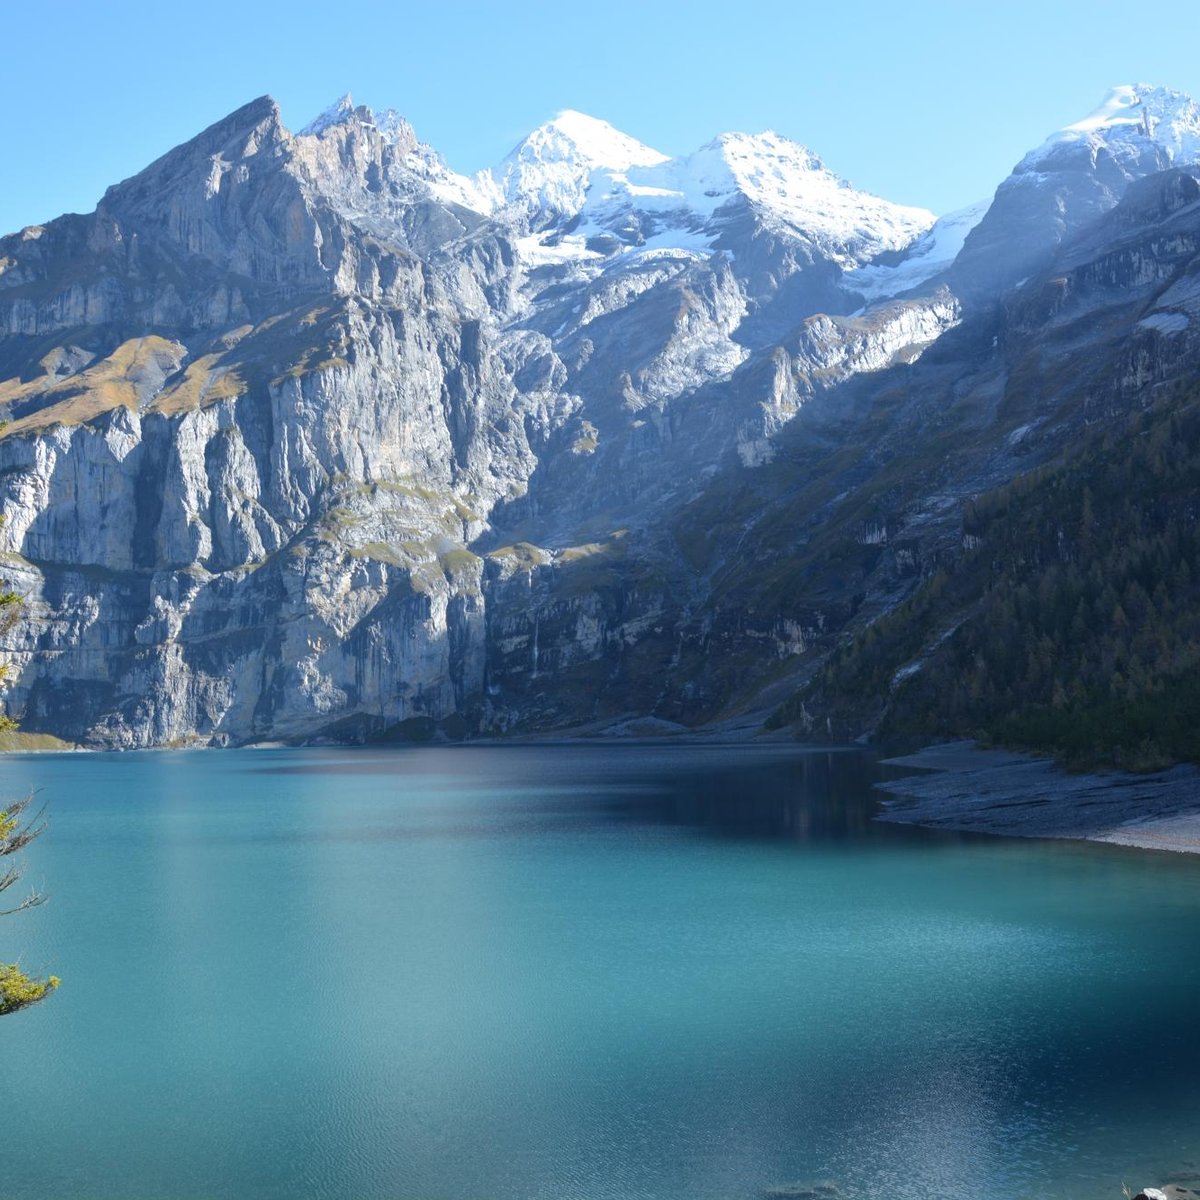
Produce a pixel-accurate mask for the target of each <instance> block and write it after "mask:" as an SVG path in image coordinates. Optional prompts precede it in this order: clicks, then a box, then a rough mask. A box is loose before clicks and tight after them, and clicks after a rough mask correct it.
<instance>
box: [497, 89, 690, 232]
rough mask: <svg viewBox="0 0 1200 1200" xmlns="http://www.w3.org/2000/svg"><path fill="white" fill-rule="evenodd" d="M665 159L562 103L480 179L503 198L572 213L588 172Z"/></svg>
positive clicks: (580, 201)
mask: <svg viewBox="0 0 1200 1200" xmlns="http://www.w3.org/2000/svg"><path fill="white" fill-rule="evenodd" d="M666 161H667V156H666V155H665V154H660V153H659V152H658V151H657V150H653V149H651V148H650V147H649V146H645V145H643V144H642V143H641V142H639V141H638V140H637V139H636V138H632V137H630V136H629V135H628V134H626V133H622V132H621V131H620V130H619V129H616V128H615V127H614V126H612V125H610V124H609V123H608V122H607V121H601V120H599V119H598V118H596V117H589V116H588V115H587V114H586V113H581V112H575V111H574V110H572V109H566V110H565V111H563V112H560V113H559V114H558V116H556V117H555V118H554V119H553V120H551V121H547V122H546V123H545V124H544V125H539V126H538V128H537V129H535V130H534V131H533V132H532V133H531V134H529V136H528V137H526V138H524V139H523V140H522V141H521V142H519V143H518V144H517V145H516V146H515V147H514V148H513V150H512V152H511V153H510V154H509V155H508V157H507V158H505V160H504V161H503V162H502V163H501V164H500V166H499V167H497V168H496V169H495V170H494V171H491V172H488V173H486V177H485V178H481V183H483V184H484V186H486V185H487V184H488V183H489V182H490V184H491V186H492V187H493V188H494V190H495V193H496V194H497V198H498V199H500V200H502V202H504V203H508V204H523V205H525V206H527V207H529V208H530V209H533V210H540V211H541V212H543V213H558V214H573V213H576V212H578V211H579V210H580V209H581V208H582V207H583V203H584V198H585V197H586V195H587V191H588V188H589V187H590V186H591V182H592V174H593V172H610V173H613V174H616V175H623V174H624V173H625V172H626V171H629V170H631V169H633V168H635V167H651V166H655V165H657V164H658V163H663V162H666Z"/></svg>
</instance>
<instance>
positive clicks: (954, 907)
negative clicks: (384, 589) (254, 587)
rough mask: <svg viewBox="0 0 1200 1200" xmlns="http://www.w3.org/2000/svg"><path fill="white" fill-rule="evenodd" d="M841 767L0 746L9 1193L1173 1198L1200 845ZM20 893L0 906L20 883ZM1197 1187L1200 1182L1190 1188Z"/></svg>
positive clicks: (1192, 1062)
mask: <svg viewBox="0 0 1200 1200" xmlns="http://www.w3.org/2000/svg"><path fill="white" fill-rule="evenodd" d="M876 773H877V768H876V767H875V766H874V765H873V764H872V763H871V761H870V760H869V759H868V758H867V757H865V756H864V755H862V754H859V753H856V752H849V751H835V752H823V751H798V750H795V749H790V748H789V749H782V748H765V749H761V748H748V747H747V748H743V747H730V746H708V745H668V746H655V745H646V744H633V745H625V744H621V745H599V746H591V745H582V746H581V745H549V746H512V747H500V748H476V747H461V748H444V749H442V748H404V749H394V750H386V751H376V750H367V749H360V750H326V749H304V750H255V751H251V750H246V751H199V752H178V751H177V752H163V753H135V754H113V755H107V754H100V755H97V754H73V755H72V754H64V755H5V756H3V758H0V793H2V794H5V795H8V796H13V795H18V794H22V793H23V792H24V791H26V790H27V789H28V788H31V787H36V788H38V789H39V794H40V797H41V799H42V800H44V801H45V802H46V804H47V805H48V807H49V812H50V816H51V824H50V828H49V830H48V832H47V833H46V834H45V836H43V837H42V838H41V839H40V840H39V841H38V842H36V843H35V844H34V845H33V846H32V847H30V849H29V850H28V851H27V853H26V855H25V858H26V861H27V866H28V873H27V879H28V881H29V882H31V883H34V884H38V885H42V886H44V887H45V889H46V890H47V891H48V892H49V893H50V897H51V899H50V902H49V903H48V904H46V905H45V906H43V907H41V908H38V909H34V910H31V911H29V912H27V913H23V914H20V915H17V916H13V917H7V918H3V919H0V961H11V960H14V959H19V960H20V961H21V963H22V964H23V965H24V966H25V968H26V969H29V970H43V969H44V970H49V971H53V972H54V973H56V974H58V975H60V976H62V978H63V985H62V988H61V990H60V991H59V992H58V993H57V994H56V995H55V996H54V997H53V998H52V999H50V1000H48V1001H47V1002H46V1003H44V1004H42V1005H40V1006H39V1007H37V1008H35V1009H33V1010H30V1011H28V1012H25V1013H21V1014H18V1015H15V1016H12V1017H8V1018H4V1019H3V1022H2V1023H0V1064H2V1066H3V1070H2V1072H0V1104H2V1105H3V1108H2V1122H3V1141H4V1148H3V1154H2V1155H0V1194H2V1195H3V1196H4V1197H9V1196H11V1197H14V1198H16V1197H20V1198H21V1200H410V1198H411V1200H485V1198H486V1200H591V1198H595V1200H608V1198H613V1200H616V1198H621V1200H627V1198H629V1200H632V1198H635V1197H637V1198H643V1197H644V1198H655V1200H685V1198H686V1200H752V1198H754V1197H756V1196H759V1195H761V1194H762V1192H763V1191H764V1190H766V1189H771V1188H776V1187H780V1186H783V1185H790V1184H797V1183H803V1182H813V1181H830V1182H832V1183H834V1184H835V1185H836V1186H837V1187H838V1189H839V1192H840V1195H841V1196H842V1197H844V1198H846V1200H867V1198H871V1200H874V1198H880V1200H883V1198H885V1197H886V1198H888V1200H931V1198H934V1200H936V1198H940V1197H946V1198H947V1200H949V1198H950V1197H954V1198H955V1200H962V1198H963V1197H979V1198H981V1200H982V1198H984V1197H987V1198H991V1197H999V1198H1008V1197H1011V1198H1020V1197H1030V1198H1032V1197H1039V1198H1040V1197H1045V1196H1048V1195H1053V1196H1055V1197H1057V1198H1059V1200H1084V1198H1085V1197H1086V1198H1088V1200H1106V1198H1107V1200H1119V1197H1120V1194H1121V1193H1120V1187H1121V1183H1122V1182H1123V1181H1124V1182H1128V1183H1130V1184H1131V1185H1142V1184H1146V1183H1151V1182H1155V1181H1163V1180H1164V1179H1166V1178H1167V1177H1168V1176H1172V1175H1174V1176H1178V1177H1180V1178H1182V1177H1184V1176H1187V1175H1189V1174H1192V1175H1200V1166H1198V1165H1197V1164H1198V1163H1200V1021H1198V1019H1197V1018H1198V1013H1200V859H1194V858H1191V857H1177V856H1172V855H1166V854H1155V853H1149V852H1141V851H1134V850H1124V849H1117V848H1112V847H1102V846H1091V845H1084V844H1075V843H1048V842H1026V841H1019V840H1000V839H987V838H956V837H950V836H946V835H935V834H932V833H927V832H923V831H917V830H912V829H905V828H902V827H895V826H887V825H881V824H878V823H875V822H873V821H872V820H871V818H872V816H873V814H874V813H875V811H877V804H878V797H877V796H876V795H874V794H873V793H872V791H871V789H870V783H871V781H872V779H873V778H875V776H876ZM9 896H12V893H11V892H10V893H9ZM1189 1186H1197V1187H1200V1181H1198V1182H1197V1183H1196V1184H1194V1185H1189Z"/></svg>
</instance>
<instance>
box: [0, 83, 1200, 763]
mask: <svg viewBox="0 0 1200 1200" xmlns="http://www.w3.org/2000/svg"><path fill="white" fill-rule="evenodd" d="M1181 111H1182V110H1181ZM551 124H552V123H551ZM566 124H567V126H568V130H570V129H571V128H574V132H575V134H576V135H578V137H581V138H583V139H584V140H585V141H586V140H587V138H588V137H594V138H599V140H600V142H601V143H603V142H604V141H605V139H609V140H610V141H611V136H610V134H609V133H608V132H607V130H608V129H611V127H608V126H604V127H600V126H598V125H597V124H594V123H593V122H592V119H586V120H585V119H583V118H582V117H579V118H578V119H577V118H575V117H571V118H568V119H567V121H566ZM543 128H544V127H543ZM1115 128H1116V134H1113V135H1112V136H1114V137H1116V138H1117V140H1118V141H1119V142H1120V143H1121V144H1120V146H1118V147H1117V150H1118V151H1120V153H1116V152H1113V153H1110V152H1109V151H1108V150H1107V149H1106V148H1105V147H1106V146H1107V144H1108V143H1107V141H1106V140H1105V139H1106V138H1107V137H1108V136H1109V135H1108V134H1107V133H1104V132H1103V131H1102V132H1101V133H1096V132H1095V130H1091V131H1090V132H1089V133H1088V134H1087V138H1088V139H1091V140H1089V141H1088V145H1089V147H1091V149H1089V150H1088V152H1087V154H1085V155H1083V157H1080V156H1079V154H1078V153H1076V152H1075V151H1070V152H1069V153H1066V157H1065V158H1064V159H1056V160H1055V163H1054V164H1051V165H1053V167H1054V169H1053V170H1049V171H1045V172H1039V173H1030V172H1025V173H1024V176H1025V177H1022V176H1021V173H1017V174H1014V175H1011V176H1009V178H1008V179H1006V180H1005V181H1003V182H1002V183H1001V185H1000V187H999V188H998V190H997V193H996V195H995V197H993V199H992V201H991V202H990V203H989V204H988V205H987V209H986V212H984V213H983V214H982V215H981V216H980V213H979V210H978V209H975V210H972V211H970V212H967V213H962V214H955V215H952V218H951V219H947V220H946V221H944V222H943V223H942V224H941V225H940V226H938V225H935V224H934V223H933V222H932V214H922V215H921V216H919V217H917V216H914V215H912V214H911V211H910V210H904V209H902V208H901V207H899V206H890V205H888V204H887V202H886V201H876V200H875V199H874V198H872V197H869V196H866V195H865V194H864V193H859V192H856V191H854V189H852V188H850V187H849V186H848V185H844V184H843V183H842V181H840V180H838V179H837V177H836V176H833V175H832V174H831V173H829V172H827V171H826V169H825V168H824V166H823V164H822V163H821V161H820V160H819V159H817V158H816V157H815V156H814V155H812V154H811V153H810V152H809V151H807V150H806V149H804V148H803V147H799V146H798V145H797V144H795V143H790V142H784V141H783V140H781V139H775V138H773V137H766V136H763V135H755V136H753V137H727V138H726V139H725V140H724V141H722V140H720V139H718V141H717V142H714V143H710V144H709V147H708V148H707V149H705V148H702V149H703V150H704V151H705V154H704V157H702V160H701V161H700V162H699V163H698V164H697V163H691V166H690V167H689V166H687V163H688V162H689V161H690V160H687V159H686V158H685V159H684V160H680V159H665V160H664V161H656V160H657V159H658V157H659V156H658V152H656V151H651V150H649V149H648V148H641V149H639V148H637V147H639V146H640V143H638V144H636V145H634V146H633V147H632V148H631V146H630V145H628V144H627V143H625V142H621V141H617V142H616V155H617V157H616V158H612V162H615V163H625V162H627V163H628V165H626V166H624V167H620V168H618V167H612V166H609V167H603V168H601V167H596V168H594V169H593V168H592V167H591V166H589V167H588V169H587V171H586V172H585V175H586V186H583V187H582V190H581V188H580V180H581V178H582V177H581V176H578V175H577V174H575V173H573V172H575V168H576V167H577V166H578V165H579V164H578V162H577V161H568V162H567V164H566V165H567V167H568V168H569V169H568V171H567V172H566V174H565V175H564V176H563V178H564V179H565V180H566V183H567V185H569V186H566V187H565V188H564V189H559V190H558V191H557V192H554V198H553V203H551V204H549V205H548V206H543V205H542V203H541V200H542V199H543V197H541V195H540V193H538V198H537V203H536V204H528V203H521V204H511V203H507V202H506V203H498V204H497V205H496V206H494V207H492V208H491V209H490V210H489V211H487V212H481V211H479V210H478V209H477V208H472V207H471V204H470V203H464V202H463V201H464V200H467V201H471V202H472V203H474V200H473V199H472V197H473V196H475V193H472V192H471V191H470V188H471V187H474V186H476V185H474V184H471V182H470V181H465V182H464V180H463V177H461V176H456V175H455V174H454V173H453V172H452V171H451V170H450V169H449V168H448V167H446V165H445V163H444V162H443V161H442V160H441V158H440V156H438V155H437V153H436V151H434V150H433V149H432V148H430V147H428V146H425V145H424V144H423V143H421V142H420V141H419V139H418V138H417V135H416V134H415V132H414V131H413V130H412V128H411V126H409V125H408V123H407V122H406V121H404V120H403V118H401V117H399V115H398V114H394V113H391V112H385V113H382V114H377V113H374V112H372V111H371V110H370V109H366V108H363V107H359V106H355V105H354V103H353V100H352V98H351V97H349V96H346V97H344V98H343V99H342V100H339V101H338V102H337V103H336V104H335V105H333V106H332V107H331V109H330V110H327V112H326V113H325V114H323V115H322V116H321V117H319V118H318V119H317V120H316V121H314V122H312V123H310V125H309V126H308V127H306V129H307V130H308V132H305V131H304V130H302V131H301V132H300V133H299V134H294V133H292V132H290V131H289V130H288V129H287V128H286V127H285V126H284V125H283V123H282V120H281V117H280V115H279V112H278V108H277V106H275V105H274V103H273V102H272V101H270V100H269V98H263V99H260V100H257V101H254V102H252V103H251V104H249V105H247V106H243V107H242V108H241V109H239V110H236V111H235V113H233V114H230V116H229V117H227V118H224V119H223V120H222V121H219V122H216V123H214V125H212V126H210V127H209V128H208V129H207V130H204V131H202V132H201V133H200V134H199V135H197V137H196V138H194V139H192V140H191V141H190V142H187V143H184V144H183V145H181V146H180V147H176V148H175V149H174V150H172V151H170V152H169V153H168V154H167V155H164V156H161V157H160V158H159V159H157V160H156V161H155V162H154V163H152V164H150V165H149V166H148V167H147V168H145V169H144V170H143V171H142V172H139V173H138V174H137V175H135V176H133V177H132V178H131V179H130V180H126V181H124V182H122V183H121V184H118V185H115V186H114V187H113V188H111V189H109V191H108V192H106V194H105V196H104V198H103V199H102V200H101V202H100V204H99V205H98V206H97V209H96V210H95V212H94V213H92V214H89V215H84V216H71V217H64V218H59V219H58V220H56V221H54V222H49V223H47V224H46V225H45V226H40V227H31V228H30V229H29V230H26V231H23V232H22V233H19V234H16V235H11V236H9V237H6V238H4V239H0V414H2V415H3V417H4V418H6V419H7V420H8V422H9V424H8V425H7V427H6V428H4V429H3V430H0V511H2V512H3V513H4V516H5V524H4V526H3V527H2V528H0V553H2V554H3V555H5V562H6V564H7V565H6V567H5V573H6V574H7V575H8V576H10V577H11V579H12V581H13V583H14V585H15V586H17V587H18V589H19V590H20V591H21V592H22V594H23V595H25V596H26V597H27V600H28V605H27V607H28V611H29V618H28V620H27V621H26V622H25V623H23V625H22V626H20V627H19V628H18V629H16V630H14V631H13V632H12V633H11V635H10V639H9V642H8V643H7V644H6V645H5V647H4V648H3V649H4V652H5V653H6V655H7V657H8V658H9V659H10V661H11V662H12V663H13V665H14V667H15V668H16V669H17V674H18V679H17V683H16V685H15V687H14V689H13V691H12V693H11V696H12V705H13V708H14V710H15V711H18V712H20V714H21V716H22V721H23V723H24V725H25V726H26V728H28V729H31V730H35V731H44V732H49V733H55V734H56V735H58V736H65V737H69V738H70V739H72V740H75V741H79V742H83V743H86V744H94V745H116V746H127V745H150V744H168V743H170V744H174V743H188V744H191V743H203V744H229V743H240V742H247V741H255V740H263V739H267V740H272V739H283V740H302V739H305V738H311V737H336V738H352V739H355V738H365V737H377V736H408V735H409V734H412V733H414V732H422V731H423V732H424V733H428V732H429V731H430V730H438V729H441V730H443V731H445V732H454V733H455V734H456V735H458V734H472V735H476V734H480V733H490V734H500V733H504V732H506V731H513V730H524V731H531V730H546V729H555V728H562V727H566V726H572V725H579V724H597V723H598V724H601V725H603V724H604V723H605V722H609V723H614V722H615V723H617V724H620V722H621V721H622V720H624V719H627V718H628V717H629V716H630V714H631V713H635V714H637V715H639V716H644V717H647V718H651V717H652V718H654V719H655V720H661V721H668V722H673V723H675V724H679V725H683V726H686V727H705V726H707V725H710V724H711V723H712V722H714V721H717V722H719V721H721V720H724V719H726V718H728V717H730V716H732V715H736V714H738V713H745V712H747V711H761V710H763V708H764V706H765V707H770V706H771V705H772V704H774V703H777V702H778V700H779V699H782V698H784V696H786V695H787V694H788V693H789V692H790V691H791V690H793V689H794V688H795V687H796V686H799V684H800V683H802V682H803V680H804V679H805V678H808V677H811V675H812V673H813V672H814V671H815V670H816V669H817V668H818V667H819V665H820V664H821V663H822V662H823V661H824V660H825V658H826V657H827V656H828V654H829V653H830V651H831V649H832V648H833V647H834V646H836V645H837V644H840V643H841V641H842V640H844V639H845V638H848V637H854V636H857V635H858V634H859V633H860V632H861V631H862V629H864V628H869V626H870V623H871V622H872V621H873V620H875V619H876V618H877V617H878V616H880V615H882V614H885V613H887V612H890V611H891V610H892V609H893V608H895V607H896V605H897V604H899V603H900V602H902V601H903V599H904V598H905V597H906V596H908V595H909V594H911V593H912V592H913V590H914V589H915V588H917V587H918V586H920V584H921V581H922V580H923V579H925V578H926V577H927V576H929V575H930V574H932V573H933V572H935V571H936V570H937V569H938V564H940V563H942V562H944V561H947V560H948V558H953V556H955V555H956V554H959V553H961V551H962V539H963V537H964V536H965V535H964V534H963V532H962V527H961V525H962V515H961V514H962V512H963V506H964V505H965V504H966V503H967V501H968V500H969V498H970V497H971V496H972V495H974V494H976V493H977V492H979V491H981V490H986V489H987V488H989V487H991V486H996V485H999V484H1003V483H1005V482H1007V481H1010V480H1011V479H1012V478H1014V477H1015V476H1017V475H1019V474H1020V473H1021V472H1022V471H1023V470H1026V469H1028V468H1029V467H1031V466H1036V465H1037V464H1039V463H1041V462H1044V461H1047V460H1049V459H1051V458H1053V457H1054V456H1055V455H1056V454H1058V453H1060V452H1061V450H1062V448H1063V447H1064V446H1065V445H1068V444H1069V443H1070V441H1071V439H1072V438H1073V437H1074V436H1075V434H1076V432H1077V431H1078V429H1079V428H1081V426H1082V424H1083V423H1086V422H1095V421H1096V420H1108V419H1110V417H1112V415H1113V414H1119V413H1123V412H1125V411H1127V409H1128V407H1129V406H1130V405H1131V404H1136V403H1140V402H1142V400H1144V399H1145V398H1146V397H1147V396H1148V395H1149V394H1150V392H1151V391H1153V389H1155V388H1158V387H1160V386H1165V385H1166V384H1167V383H1169V382H1170V381H1172V380H1176V379H1179V378H1182V377H1185V376H1187V375H1188V373H1189V372H1191V371H1193V370H1194V363H1195V355H1196V339H1197V331H1198V330H1200V311H1198V308H1200V300H1198V298H1197V294H1196V289H1195V287H1194V266H1193V254H1194V249H1193V241H1192V238H1193V222H1194V221H1200V218H1195V217H1194V216H1193V209H1192V204H1191V201H1188V200H1187V196H1188V195H1189V194H1190V193H1189V192H1188V191H1187V189H1188V186H1190V185H1189V184H1188V180H1193V182H1194V177H1193V176H1192V175H1191V174H1189V173H1188V172H1187V171H1186V170H1185V171H1182V172H1180V171H1179V169H1178V168H1179V166H1180V165H1183V166H1185V167H1186V166H1188V165H1190V164H1188V163H1186V162H1185V163H1182V164H1180V163H1179V162H1178V161H1177V159H1172V160H1171V161H1170V162H1169V163H1168V162H1167V159H1166V157H1165V152H1164V151H1163V150H1162V148H1161V147H1160V146H1158V144H1157V143H1156V142H1154V140H1153V137H1152V136H1151V132H1152V131H1149V132H1147V131H1143V135H1139V134H1138V132H1137V128H1136V127H1135V126H1133V125H1131V124H1129V122H1125V123H1124V124H1119V125H1117V126H1116V127H1115ZM1131 131H1132V132H1131ZM560 132H561V130H559V131H557V132H555V133H554V136H551V135H547V138H545V139H542V140H541V141H540V142H539V150H544V149H546V147H548V146H551V145H552V144H553V145H554V146H556V147H557V148H556V149H554V153H567V154H568V157H569V156H570V154H571V153H573V151H571V150H570V148H569V147H568V148H567V150H566V151H564V150H563V149H562V147H561V146H559V144H558V143H557V142H556V141H555V137H557V133H560ZM623 136H624V135H619V137H623ZM1096 139H1098V140H1099V143H1103V145H1101V146H1100V147H1099V149H1097V148H1096V146H1095V145H1093V144H1092V143H1093V141H1095V140H1096ZM1075 142H1076V143H1078V142H1079V139H1075ZM522 144H523V143H522ZM1073 144H1075V143H1073ZM1080 144H1081V143H1080ZM1182 144H1183V143H1181V145H1182ZM1130 146H1132V147H1133V151H1132V152H1129V153H1126V150H1128V147H1130ZM611 148H612V147H611V146H610V147H609V149H611ZM1093 150H1095V151H1096V152H1095V153H1093V152H1092V151H1093ZM518 153H519V151H518ZM595 153H597V154H598V153H600V151H598V150H596V151H595ZM630 155H632V156H633V158H634V159H637V158H641V159H643V160H645V161H644V162H643V163H642V164H641V165H639V164H637V163H636V162H634V161H633V160H632V159H630ZM739 156H740V157H739ZM610 157H611V156H610ZM1184 157H1185V158H1186V154H1185V155H1184ZM693 158H694V156H693ZM731 161H732V162H733V163H734V165H735V166H736V167H737V169H736V170H734V167H733V166H731V165H730V162H731ZM590 162H591V159H589V163H590ZM681 163H684V166H681V165H680V164H681ZM1164 164H1165V165H1166V166H1168V167H1169V168H1170V169H1166V170H1164ZM535 165H536V164H535ZM689 171H690V174H689ZM672 172H674V173H675V174H674V175H672ZM739 172H740V174H739ZM656 173H657V174H656ZM1035 174H1037V175H1038V176H1039V178H1037V179H1035V178H1034V177H1033V176H1034V175H1035ZM655 180H657V181H658V182H657V183H656V182H655ZM697 181H699V182H697ZM731 181H732V182H731ZM660 184H662V185H664V186H659V185H660ZM665 184H674V185H676V186H672V187H668V186H665ZM710 184H714V185H716V186H711V187H710V186H709V185H710ZM531 186H533V185H531ZM540 186H541V185H540V184H537V187H540ZM722 189H724V190H722ZM518 190H519V189H518ZM535 190H536V189H535ZM552 191H553V189H552ZM708 191H712V192H714V193H716V194H714V195H707V194H706V192H708ZM522 195H524V193H522ZM763 196H766V199H765V200H764V199H763ZM781 196H782V197H783V199H782V200H781V199H780V197H781ZM814 196H815V197H816V199H815V200H814ZM680 197H683V201H682V206H681V201H680V199H679V198H680ZM689 197H690V198H691V199H689ZM476 199H477V197H476ZM526 199H528V196H527V197H526ZM785 201H786V202H787V203H789V204H790V203H792V202H793V201H794V204H795V207H794V208H793V209H792V210H790V215H789V213H788V212H784V211H783V210H784V209H785V208H786V204H785V203H784V202H785ZM560 202H561V203H562V204H563V205H565V211H560V210H559V209H557V208H555V207H554V206H555V204H559V203H560ZM827 202H828V203H827ZM488 203H489V204H491V203H492V201H489V202H488ZM806 205H807V207H806ZM839 205H841V206H842V207H838V206H839ZM806 213H811V214H813V215H812V219H811V220H810V219H809V218H808V217H807V216H805V214H806ZM906 213H908V215H905V214H906ZM781 214H782V215H781ZM977 216H978V217H979V220H978V223H976V221H975V218H976V217H977ZM1164 222H1166V224H1164ZM1168 227H1169V230H1170V232H1169V235H1168V233H1167V232H1164V231H1166V230H1167V229H1168ZM959 241H961V242H962V246H961V249H958V250H957V253H956V252H955V250H956V247H957V245H958V242H959ZM771 697H776V700H771Z"/></svg>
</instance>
